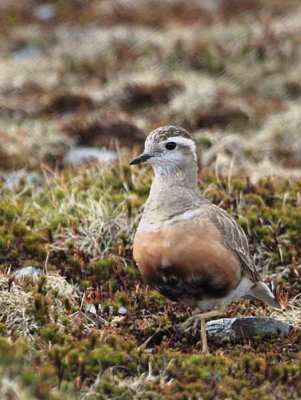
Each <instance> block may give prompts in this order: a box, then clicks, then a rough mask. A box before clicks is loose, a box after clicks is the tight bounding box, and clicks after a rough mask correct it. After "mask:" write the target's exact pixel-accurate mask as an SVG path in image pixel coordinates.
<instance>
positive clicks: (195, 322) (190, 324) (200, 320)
mask: <svg viewBox="0 0 301 400" xmlns="http://www.w3.org/2000/svg"><path fill="white" fill-rule="evenodd" d="M224 312H225V308H224V307H223V308H219V309H217V310H212V311H208V312H205V313H202V314H195V315H193V316H192V317H190V318H188V319H187V320H186V321H185V322H183V323H182V324H181V325H180V329H182V330H184V331H185V332H188V331H190V330H192V329H193V330H194V331H195V330H196V329H197V328H198V326H199V324H200V325H201V339H202V352H203V353H205V354H209V349H208V344H207V335H206V319H208V318H214V317H221V316H222V315H223V314H224Z"/></svg>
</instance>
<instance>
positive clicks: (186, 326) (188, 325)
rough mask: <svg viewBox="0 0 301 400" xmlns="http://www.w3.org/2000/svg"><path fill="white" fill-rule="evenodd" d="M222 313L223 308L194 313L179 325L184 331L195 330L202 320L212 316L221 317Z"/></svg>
mask: <svg viewBox="0 0 301 400" xmlns="http://www.w3.org/2000/svg"><path fill="white" fill-rule="evenodd" d="M223 314H224V309H217V310H212V311H208V312H205V313H201V314H194V315H192V316H191V317H189V318H188V319H187V320H186V321H185V322H183V323H182V324H180V326H179V327H180V329H182V330H184V331H185V332H188V331H190V330H196V329H197V328H198V327H199V325H200V324H201V322H202V320H206V319H209V318H214V317H221V316H222V315H223Z"/></svg>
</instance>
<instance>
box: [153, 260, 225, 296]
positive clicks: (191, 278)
mask: <svg viewBox="0 0 301 400" xmlns="http://www.w3.org/2000/svg"><path fill="white" fill-rule="evenodd" d="M178 270H179V269H178V268H175V267H168V268H159V269H158V270H157V271H156V274H155V275H153V276H152V277H151V280H150V284H151V285H152V286H154V287H155V288H156V289H157V290H158V292H160V293H161V294H162V295H163V296H165V297H167V298H168V299H170V300H173V301H178V302H185V303H187V300H188V299H191V300H193V301H199V300H202V299H204V298H207V299H208V298H221V297H224V296H226V295H227V293H228V292H229V291H230V290H231V289H230V287H229V284H228V283H227V282H225V281H221V280H218V279H215V278H214V277H210V276H209V274H208V275H201V274H196V273H186V274H183V273H179V272H178Z"/></svg>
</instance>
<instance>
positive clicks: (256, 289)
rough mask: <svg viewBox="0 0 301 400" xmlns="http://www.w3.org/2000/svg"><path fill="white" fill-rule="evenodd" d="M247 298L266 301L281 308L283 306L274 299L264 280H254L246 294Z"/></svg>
mask: <svg viewBox="0 0 301 400" xmlns="http://www.w3.org/2000/svg"><path fill="white" fill-rule="evenodd" d="M246 297H247V298H251V299H255V300H261V301H264V302H265V303H267V304H268V305H269V306H271V307H274V308H278V309H280V310H281V309H282V308H283V307H282V306H281V305H280V304H279V303H278V301H277V300H276V299H275V296H274V295H273V293H272V291H271V290H270V288H269V287H268V286H267V285H266V284H265V283H264V282H256V284H255V285H254V286H253V287H252V288H251V290H250V291H249V292H248V293H247V295H246Z"/></svg>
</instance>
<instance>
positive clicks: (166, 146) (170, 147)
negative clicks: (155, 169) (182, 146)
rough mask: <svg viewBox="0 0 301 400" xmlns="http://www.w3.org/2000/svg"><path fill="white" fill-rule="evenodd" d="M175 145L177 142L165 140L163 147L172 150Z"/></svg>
mask: <svg viewBox="0 0 301 400" xmlns="http://www.w3.org/2000/svg"><path fill="white" fill-rule="evenodd" d="M176 147H177V143H175V142H167V143H166V145H165V148H166V149H167V150H174V149H175V148H176Z"/></svg>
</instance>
